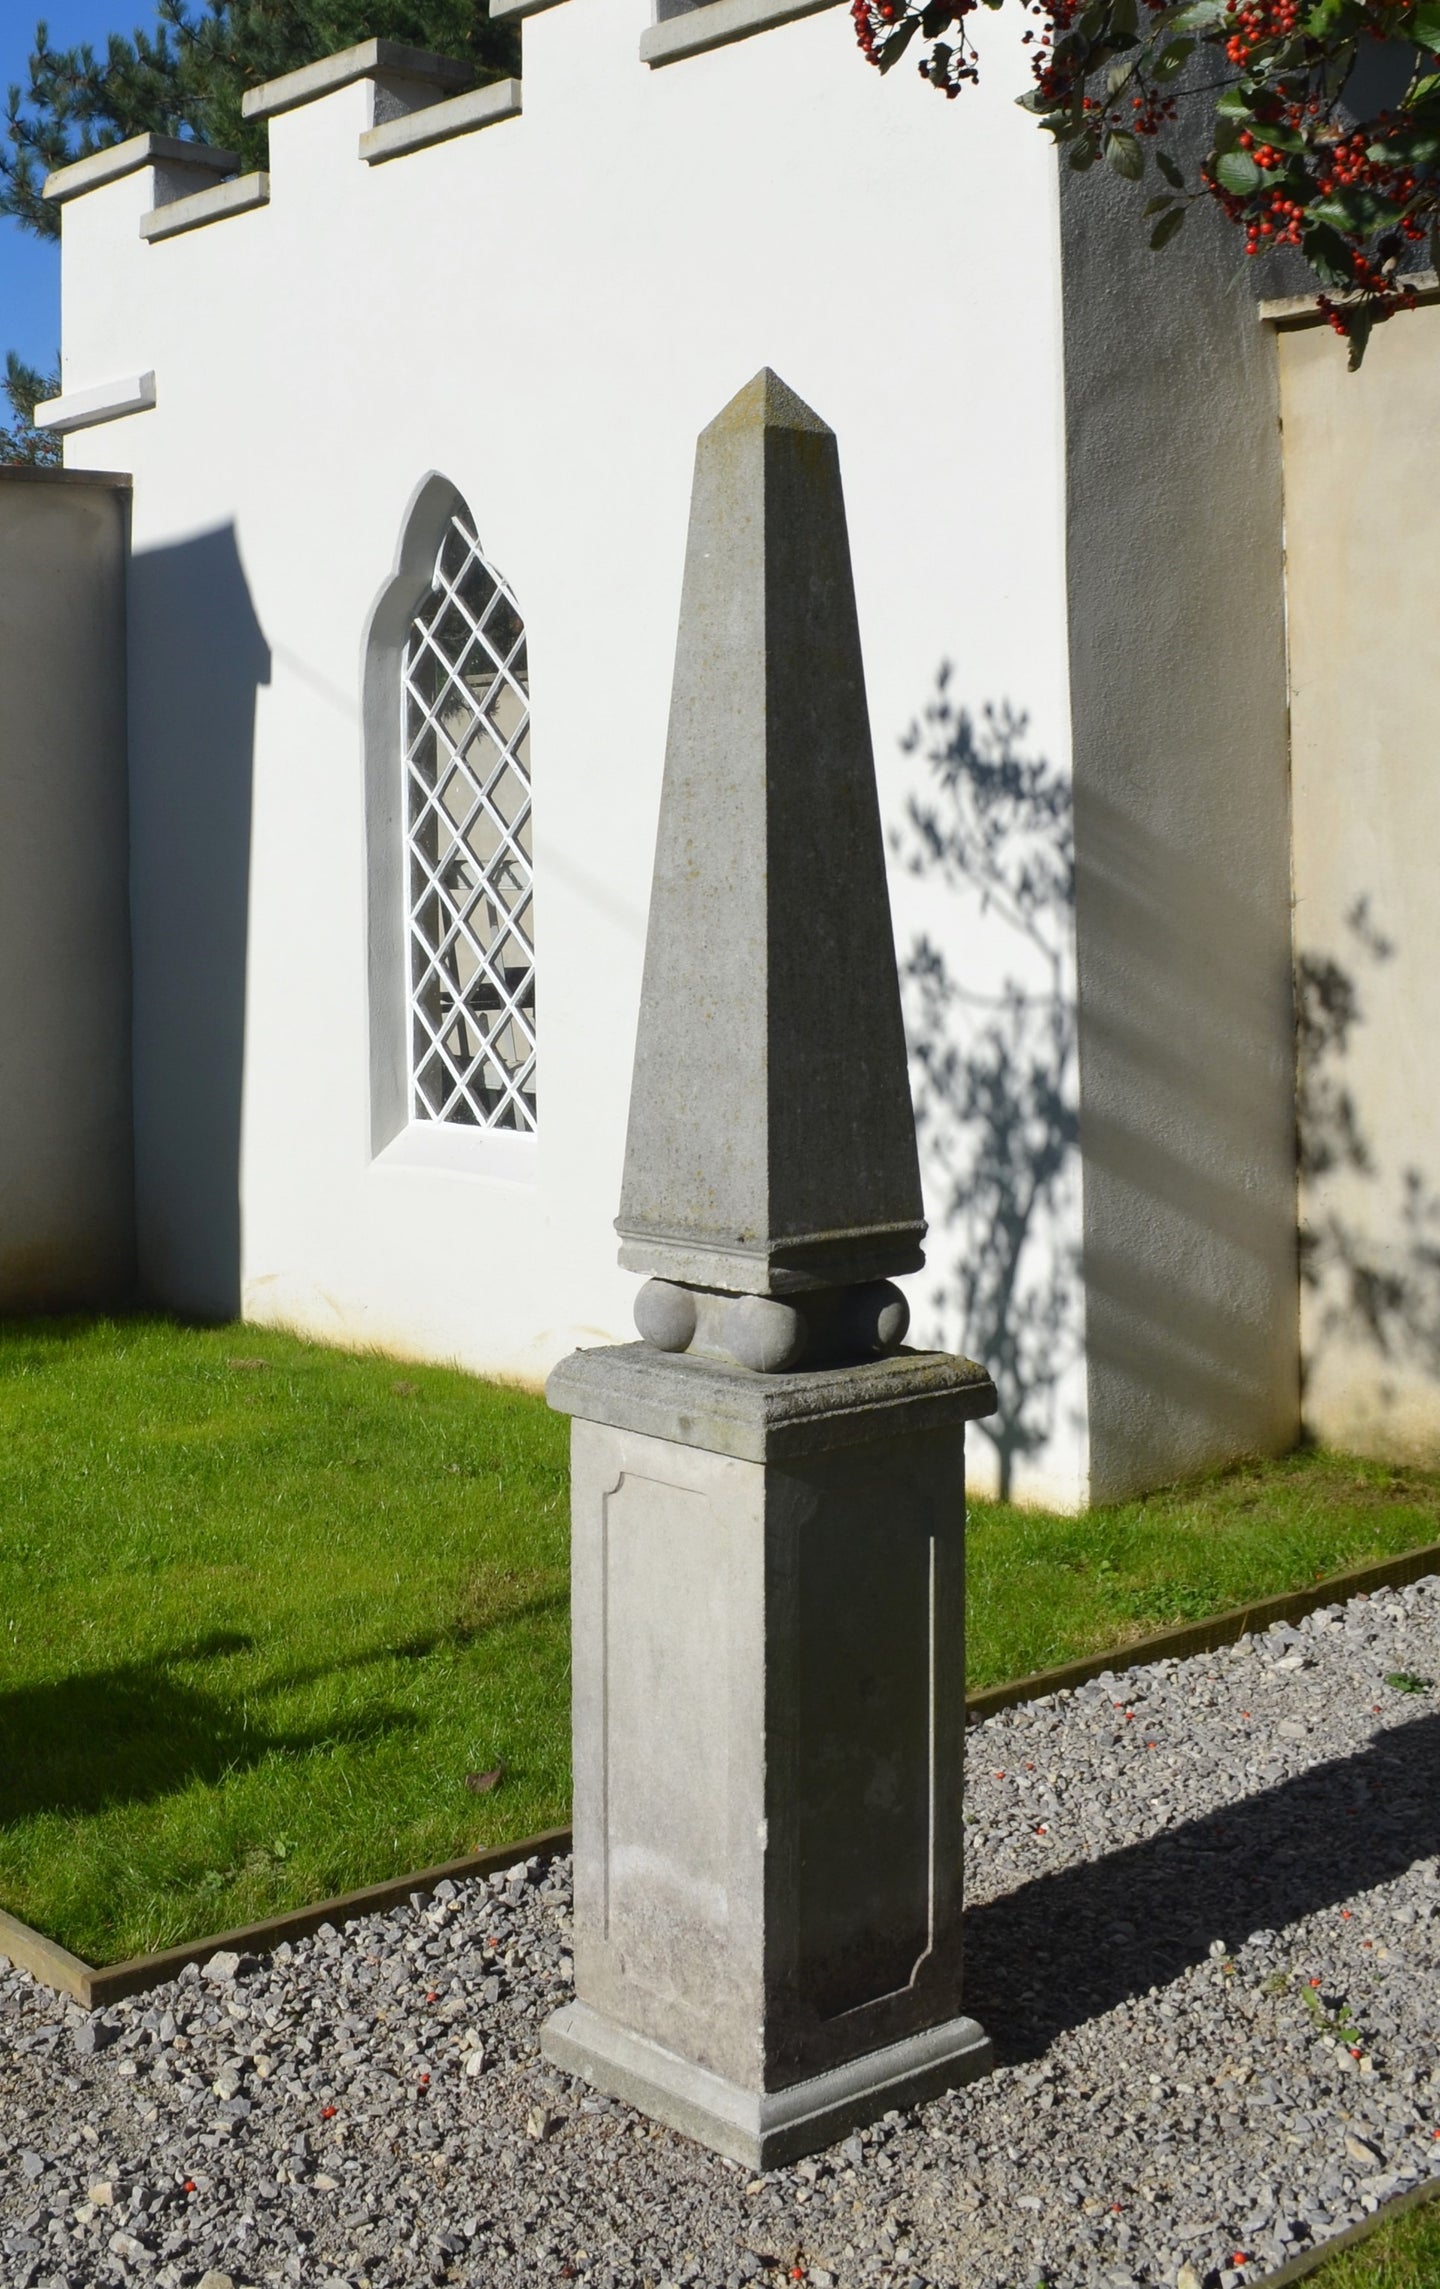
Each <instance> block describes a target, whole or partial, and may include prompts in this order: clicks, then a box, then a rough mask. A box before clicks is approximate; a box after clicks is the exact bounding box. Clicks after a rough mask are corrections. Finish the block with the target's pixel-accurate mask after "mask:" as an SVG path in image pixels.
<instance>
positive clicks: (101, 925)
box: [0, 468, 134, 1312]
mask: <svg viewBox="0 0 1440 2289" xmlns="http://www.w3.org/2000/svg"><path fill="white" fill-rule="evenodd" d="M128 518H129V480H128V479H123V478H113V477H104V476H82V475H78V474H73V473H71V472H69V471H60V470H53V471H51V470H44V471H40V470H34V471H32V470H27V469H9V468H0V1311H6V1312H17V1311H52V1310H64V1309H69V1308H75V1307H83V1306H89V1305H99V1304H110V1303H114V1302H117V1301H119V1300H121V1299H122V1298H123V1297H125V1296H126V1295H127V1294H128V1293H129V1291H130V1289H131V1286H132V1282H133V1277H134V1184H133V1174H132V1162H131V1124H130V932H129V912H128V901H129V885H128V864H127V821H126V792H125V757H126V736H125V557H126V543H127V527H128Z"/></svg>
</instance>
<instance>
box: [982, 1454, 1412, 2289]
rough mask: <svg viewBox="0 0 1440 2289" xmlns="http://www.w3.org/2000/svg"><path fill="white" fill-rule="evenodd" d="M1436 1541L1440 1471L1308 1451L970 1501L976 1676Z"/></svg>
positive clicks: (990, 1676) (1025, 1668) (1077, 1650)
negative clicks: (1063, 1494)
mask: <svg viewBox="0 0 1440 2289" xmlns="http://www.w3.org/2000/svg"><path fill="white" fill-rule="evenodd" d="M1429 1542H1440V1472H1436V1471H1423V1470H1401V1469H1392V1468H1391V1467H1390V1466H1389V1465H1388V1464H1385V1463H1369V1462H1359V1461H1356V1460H1354V1459H1353V1458H1351V1457H1347V1456H1343V1455H1331V1454H1323V1453H1318V1452H1315V1451H1314V1450H1309V1451H1307V1450H1302V1451H1301V1452H1299V1453H1297V1454H1293V1455H1288V1456H1286V1457H1285V1458H1284V1459H1283V1460H1281V1461H1278V1462H1250V1463H1239V1464H1236V1465H1235V1466H1234V1467H1233V1468H1232V1469H1230V1470H1226V1471H1222V1472H1221V1473H1220V1474H1219V1475H1218V1476H1217V1477H1214V1478H1208V1479H1203V1480H1201V1481H1199V1482H1198V1483H1195V1484H1192V1485H1189V1486H1180V1487H1170V1488H1167V1489H1165V1490H1164V1491H1163V1492H1162V1493H1159V1494H1152V1495H1149V1496H1147V1497H1146V1498H1145V1499H1144V1500H1143V1501H1136V1502H1120V1503H1114V1504H1111V1505H1109V1506H1107V1507H1106V1508H1103V1509H1098V1510H1092V1511H1089V1512H1087V1513H1086V1514H1085V1515H1084V1516H1083V1517H1079V1518H1065V1517H1059V1516H1056V1515H1055V1514H1054V1513H1052V1512H1050V1511H1044V1510H1018V1509H1014V1508H1012V1507H1011V1506H1010V1505H1009V1504H1002V1503H988V1502H976V1503H972V1505H971V1508H970V1534H969V1545H968V1553H967V1564H968V1575H969V1614H970V1621H969V1633H968V1634H969V1645H968V1653H969V1682H970V1684H971V1686H972V1687H978V1686H982V1685H996V1684H999V1683H1001V1682H1002V1681H1003V1680H1004V1679H1006V1678H1008V1677H1020V1676H1024V1675H1026V1674H1027V1673H1028V1672H1029V1671H1031V1670H1033V1669H1047V1668H1050V1667H1052V1666H1053V1665H1054V1664H1056V1663H1058V1662H1063V1661H1073V1660H1077V1659H1079V1658H1080V1657H1081V1656H1082V1655H1084V1654H1087V1653H1094V1652H1098V1651H1101V1650H1103V1649H1106V1648H1108V1647H1110V1646H1115V1645H1123V1644H1124V1643H1125V1642H1126V1641H1127V1640H1128V1639H1133V1638H1137V1637H1143V1636H1146V1635H1148V1634H1150V1633H1152V1632H1154V1631H1156V1630H1160V1629H1164V1628H1166V1627H1167V1626H1169V1625H1172V1624H1174V1623H1176V1622H1185V1621H1198V1620H1200V1619H1202V1618H1203V1617H1204V1616H1205V1615H1207V1614H1213V1613H1223V1612H1224V1611H1225V1610H1226V1609H1227V1608H1228V1607H1230V1606H1238V1605H1244V1604H1246V1603H1247V1602H1248V1601H1249V1600H1251V1599H1253V1598H1261V1597H1273V1596H1275V1595H1277V1594H1278V1593H1279V1592H1281V1591H1283V1590H1299V1589H1305V1588H1306V1587H1308V1586H1309V1585H1310V1584H1311V1583H1313V1582H1314V1581H1316V1580H1317V1579H1319V1578H1320V1577H1322V1576H1324V1575H1326V1574H1332V1573H1336V1572H1339V1571H1340V1570H1342V1569H1343V1568H1346V1567H1349V1566H1358V1565H1363V1564H1364V1563H1365V1562H1366V1561H1367V1560H1370V1559H1374V1558H1388V1557H1396V1556H1398V1555H1399V1554H1400V1553H1401V1552H1402V1551H1405V1550H1413V1549H1417V1548H1419V1547H1420V1546H1421V1545H1423V1544H1425V1543H1429ZM1437 2289H1440V2282H1437Z"/></svg>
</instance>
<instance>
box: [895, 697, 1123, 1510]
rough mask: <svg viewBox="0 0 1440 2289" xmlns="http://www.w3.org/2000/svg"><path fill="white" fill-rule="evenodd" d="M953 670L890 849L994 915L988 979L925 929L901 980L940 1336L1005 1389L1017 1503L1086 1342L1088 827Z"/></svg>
mask: <svg viewBox="0 0 1440 2289" xmlns="http://www.w3.org/2000/svg"><path fill="white" fill-rule="evenodd" d="M952 674H953V670H952V669H951V667H950V666H949V664H948V663H947V664H945V665H943V666H942V667H941V669H940V671H939V674H938V676H937V678H936V688H935V693H934V696H933V698H932V699H931V700H930V701H929V703H928V705H927V706H926V708H925V712H924V715H923V717H922V719H921V720H920V722H918V723H916V724H914V725H913V726H912V727H911V730H910V731H909V733H908V734H907V735H906V737H905V738H904V739H903V740H902V742H901V745H902V747H903V748H904V749H905V751H906V752H907V753H912V754H918V755H920V756H921V757H922V758H923V761H924V763H925V766H926V772H927V778H926V783H925V786H924V788H923V790H922V791H921V792H920V793H918V794H915V795H912V797H911V798H910V800H909V802H908V804H907V806H906V816H905V821H904V824H903V826H902V827H901V828H899V829H898V830H896V831H895V832H893V833H892V835H891V846H892V849H893V850H894V852H895V855H896V856H897V858H898V859H899V860H900V862H901V863H902V864H903V865H904V866H905V867H906V868H907V869H908V871H909V872H910V873H912V874H914V875H916V876H918V877H921V878H924V879H929V880H932V881H934V882H935V883H936V884H937V885H939V886H940V887H942V888H943V889H944V890H946V891H948V892H950V893H952V894H954V895H955V896H956V897H957V898H959V899H962V900H964V901H966V902H967V903H968V904H969V905H970V906H971V907H972V909H973V911H974V915H975V934H974V937H973V939H972V941H971V942H972V943H973V945H974V948H975V957H976V958H975V964H974V969H975V975H974V976H973V977H972V976H970V975H968V974H967V975H964V976H962V975H959V974H957V971H956V969H955V968H954V966H953V965H952V962H951V960H950V959H948V958H947V956H946V954H945V953H944V952H943V951H942V950H941V949H940V948H939V947H938V946H937V945H936V944H935V942H934V940H933V939H932V938H931V937H930V936H929V935H928V933H926V932H923V931H922V932H921V933H919V934H918V935H917V936H916V937H915V938H914V939H913V941H912V943H911V945H910V947H909V950H908V951H907V952H905V953H904V954H903V955H902V958H901V964H900V979H901V991H902V994H903V998H904V1003H905V1024H906V1034H907V1038H908V1041H909V1046H910V1060H911V1069H912V1084H913V1088H914V1093H915V1122H916V1128H917V1131H918V1134H919V1140H920V1152H921V1159H922V1164H923V1166H924V1170H925V1175H926V1180H927V1192H928V1195H929V1198H930V1201H931V1204H932V1208H933V1209H934V1210H935V1215H934V1226H933V1236H932V1242H931V1253H932V1256H938V1255H940V1254H941V1252H942V1250H943V1253H944V1256H945V1263H944V1268H943V1274H942V1277H941V1280H940V1283H939V1285H938V1286H936V1287H935V1288H934V1289H933V1291H932V1294H931V1303H932V1305H933V1308H934V1310H935V1313H936V1315H937V1317H938V1319H939V1322H940V1331H941V1333H940V1339H941V1340H942V1341H943V1342H944V1343H945V1344H946V1345H947V1346H951V1347H953V1348H955V1349H958V1350H962V1351H965V1352H967V1353H968V1354H970V1355H971V1356H972V1357H974V1358H976V1359H978V1360H980V1361H982V1362H983V1363H984V1365H985V1366H986V1368H988V1370H989V1372H990V1374H991V1375H992V1376H993V1378H994V1381H995V1388H996V1391H997V1393H998V1396H999V1402H1000V1403H999V1408H998V1411H997V1413H996V1414H995V1415H994V1416H993V1417H992V1418H991V1419H990V1420H988V1421H986V1422H982V1423H979V1424H978V1425H977V1426H976V1427H977V1429H979V1430H981V1431H983V1432H984V1434H985V1436H986V1437H987V1438H988V1439H989V1440H990V1441H991V1443H992V1445H993V1446H994V1448H995V1451H996V1456H997V1458H998V1463H999V1491H1000V1496H1001V1499H1002V1500H1004V1499H1007V1498H1008V1497H1009V1495H1010V1493H1011V1489H1012V1484H1013V1480H1014V1473H1015V1466H1016V1463H1017V1461H1022V1460H1024V1459H1026V1458H1028V1457H1030V1456H1032V1455H1034V1454H1037V1453H1038V1452H1039V1451H1040V1450H1041V1449H1042V1448H1043V1447H1044V1446H1045V1445H1046V1444H1047V1443H1048V1441H1049V1439H1050V1436H1051V1434H1052V1432H1053V1430H1054V1427H1055V1415H1056V1408H1057V1405H1058V1400H1059V1391H1060V1384H1061V1380H1062V1378H1063V1376H1064V1374H1065V1372H1066V1370H1067V1368H1068V1367H1069V1366H1070V1365H1071V1363H1072V1361H1073V1360H1074V1358H1075V1356H1076V1353H1077V1349H1078V1334H1079V1255H1078V1249H1077V1248H1076V1245H1075V1242H1074V1240H1073V1238H1072V1237H1071V1234H1072V1232H1073V1230H1074V1222H1075V1219H1074V1215H1073V1212H1072V1211H1073V1206H1074V1202H1073V1191H1074V1184H1075V1178H1076V1167H1075V1161H1076V1146H1077V1141H1078V1124H1077V1115H1076V1107H1075V1096H1076V1088H1075V1083H1076V1072H1075V1066H1076V1017H1075V996H1074V989H1073V984H1072V978H1071V967H1070V947H1071V940H1072V927H1071V910H1072V908H1073V906H1074V903H1075V839H1074V822H1073V809H1072V802H1071V792H1070V786H1069V782H1068V780H1066V779H1065V778H1064V777H1062V775H1061V774H1060V773H1059V772H1058V771H1056V770H1055V769H1054V767H1053V766H1052V765H1051V764H1050V763H1049V762H1047V761H1046V760H1045V758H1044V757H1043V756H1032V755H1029V754H1027V753H1026V751H1025V749H1026V730H1027V718H1026V717H1025V716H1024V715H1022V714H1020V713H1018V712H1017V711H1016V710H1015V709H1014V708H1012V707H1010V706H1009V705H1008V704H1004V705H1001V706H999V707H989V706H987V707H986V708H984V709H983V710H982V712H981V714H980V716H979V717H978V719H977V718H976V717H975V716H972V715H971V714H970V713H969V711H968V710H967V709H965V708H963V707H961V706H960V705H959V704H958V703H957V701H956V700H955V699H954V698H953V697H952V695H951V690H950V684H951V677H952ZM968 968H969V964H968V962H967V970H968ZM937 1241H938V1242H939V1245H938V1246H937Z"/></svg>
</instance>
